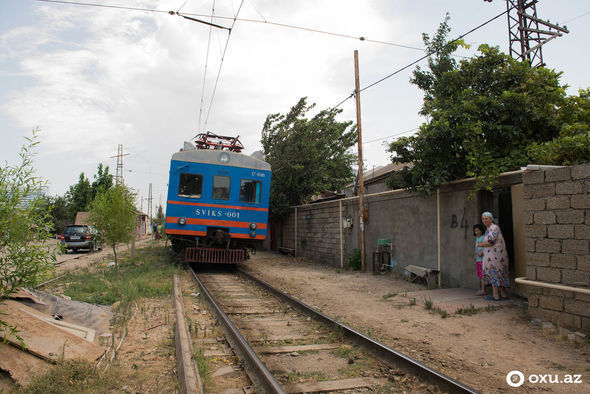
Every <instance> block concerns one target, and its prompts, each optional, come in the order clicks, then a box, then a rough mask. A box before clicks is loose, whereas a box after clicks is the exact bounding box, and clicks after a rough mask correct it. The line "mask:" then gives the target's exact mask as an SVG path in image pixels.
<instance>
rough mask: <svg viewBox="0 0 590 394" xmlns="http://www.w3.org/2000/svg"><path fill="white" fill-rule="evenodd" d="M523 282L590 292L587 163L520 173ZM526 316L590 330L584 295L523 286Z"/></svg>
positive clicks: (589, 170)
mask: <svg viewBox="0 0 590 394" xmlns="http://www.w3.org/2000/svg"><path fill="white" fill-rule="evenodd" d="M523 183H524V199H525V201H524V208H525V224H526V249H527V278H528V279H529V280H534V281H538V282H540V283H553V284H560V285H564V286H571V287H577V288H582V289H587V290H590V165H588V164H586V165H580V166H573V167H560V168H551V169H545V170H538V171H533V172H528V173H525V174H524V175H523ZM528 294H529V312H530V314H531V315H533V316H536V317H540V318H543V319H545V320H550V321H552V322H553V323H555V324H557V325H560V326H566V327H571V328H583V329H590V294H581V293H576V292H574V291H564V290H557V289H550V288H543V287H540V286H529V287H528Z"/></svg>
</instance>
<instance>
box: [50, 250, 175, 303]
mask: <svg viewBox="0 0 590 394" xmlns="http://www.w3.org/2000/svg"><path fill="white" fill-rule="evenodd" d="M136 253H137V254H136V257H135V260H136V261H141V263H139V264H136V263H133V262H132V261H131V260H130V258H122V259H121V263H120V265H119V273H118V274H117V272H115V270H113V268H112V267H108V266H105V265H104V264H101V265H100V266H98V267H93V268H92V269H86V270H80V271H76V272H72V273H69V274H67V275H66V276H64V277H63V279H61V280H59V281H57V282H55V283H53V284H52V286H51V287H50V289H53V288H55V289H57V288H60V287H61V286H62V285H64V286H65V288H64V290H63V291H64V294H65V295H67V296H68V297H70V298H72V299H73V300H76V301H82V302H88V303H92V304H100V305H111V304H113V303H115V302H117V301H118V302H121V303H125V304H129V303H131V302H133V301H136V300H138V299H139V298H145V297H148V298H158V297H165V296H168V295H170V294H171V292H172V281H171V279H170V278H172V276H173V275H174V273H176V272H177V268H176V267H175V266H174V265H173V264H172V261H171V258H170V255H168V254H167V251H166V250H165V249H164V248H163V247H155V248H144V249H138V250H137V251H136Z"/></svg>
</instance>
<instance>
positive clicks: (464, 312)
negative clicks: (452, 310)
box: [456, 304, 478, 316]
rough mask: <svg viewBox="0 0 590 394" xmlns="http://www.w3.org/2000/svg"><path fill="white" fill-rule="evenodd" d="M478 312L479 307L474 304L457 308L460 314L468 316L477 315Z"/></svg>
mask: <svg viewBox="0 0 590 394" xmlns="http://www.w3.org/2000/svg"><path fill="white" fill-rule="evenodd" d="M477 312H478V310H477V308H476V307H474V306H473V304H470V305H469V306H468V307H467V308H459V309H457V312H456V313H457V314H458V315H467V316H472V315H475V314H476V313H477Z"/></svg>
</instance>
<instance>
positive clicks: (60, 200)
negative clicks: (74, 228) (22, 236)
mask: <svg viewBox="0 0 590 394" xmlns="http://www.w3.org/2000/svg"><path fill="white" fill-rule="evenodd" d="M45 199H46V201H47V205H49V207H50V214H51V220H52V223H53V232H54V233H56V234H61V233H63V231H64V229H65V228H66V226H67V224H68V217H69V211H68V200H67V199H66V198H65V197H61V196H55V197H45Z"/></svg>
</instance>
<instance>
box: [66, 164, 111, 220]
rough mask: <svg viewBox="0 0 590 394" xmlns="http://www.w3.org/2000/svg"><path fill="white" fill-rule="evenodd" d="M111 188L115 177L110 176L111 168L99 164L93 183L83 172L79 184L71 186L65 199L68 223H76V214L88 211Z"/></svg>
mask: <svg viewBox="0 0 590 394" xmlns="http://www.w3.org/2000/svg"><path fill="white" fill-rule="evenodd" d="M111 187H113V176H112V175H111V174H109V166H106V167H103V165H102V163H99V164H98V168H97V171H96V174H95V175H94V182H92V183H90V180H89V179H88V178H86V176H85V175H84V173H83V172H82V173H80V177H79V179H78V183H76V184H75V185H72V186H70V190H69V191H68V192H67V193H66V196H65V197H64V198H65V199H66V201H67V209H68V217H67V220H68V222H69V223H73V222H74V220H75V218H76V213H78V212H86V211H88V209H89V208H90V203H91V202H92V200H94V198H95V197H96V196H97V195H98V194H101V193H104V192H105V191H107V190H108V189H110V188H111Z"/></svg>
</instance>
